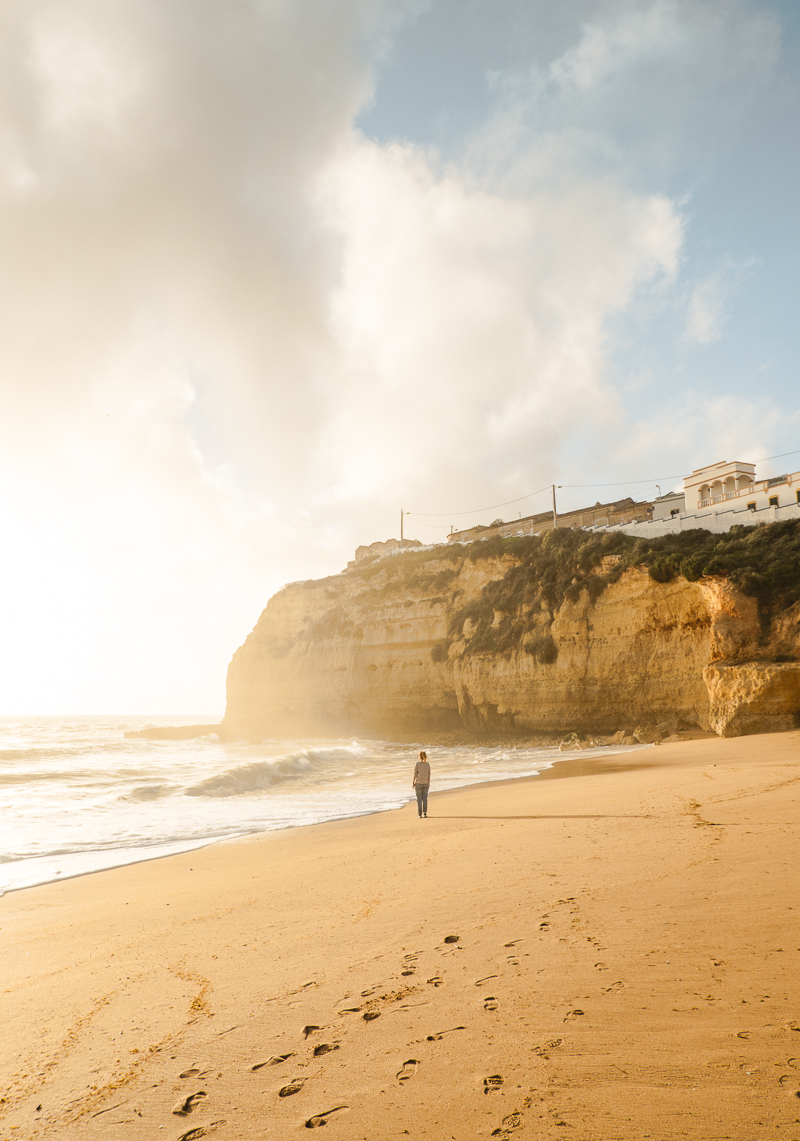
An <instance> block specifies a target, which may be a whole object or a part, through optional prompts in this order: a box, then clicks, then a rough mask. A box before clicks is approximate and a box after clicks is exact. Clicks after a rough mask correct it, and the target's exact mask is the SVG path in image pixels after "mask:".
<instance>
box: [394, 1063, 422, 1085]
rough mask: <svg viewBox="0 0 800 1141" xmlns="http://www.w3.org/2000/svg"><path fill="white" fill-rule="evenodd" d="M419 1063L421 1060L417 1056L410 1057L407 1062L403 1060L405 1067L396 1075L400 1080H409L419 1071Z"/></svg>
mask: <svg viewBox="0 0 800 1141" xmlns="http://www.w3.org/2000/svg"><path fill="white" fill-rule="evenodd" d="M418 1065H419V1061H418V1060H417V1059H416V1058H409V1059H408V1061H407V1062H403V1068H402V1069H400V1070H398V1071H397V1073H396V1074H395V1077H396V1078H397V1080H398V1081H399V1082H407V1081H408V1079H409V1078H413V1076H414V1074H415V1073H416V1072H417V1066H418Z"/></svg>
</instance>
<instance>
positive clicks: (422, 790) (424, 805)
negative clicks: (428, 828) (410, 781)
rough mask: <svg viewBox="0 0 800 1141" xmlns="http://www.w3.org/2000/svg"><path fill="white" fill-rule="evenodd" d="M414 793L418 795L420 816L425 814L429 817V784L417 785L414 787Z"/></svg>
mask: <svg viewBox="0 0 800 1141" xmlns="http://www.w3.org/2000/svg"><path fill="white" fill-rule="evenodd" d="M414 791H415V792H416V794H417V809H418V810H419V814H420V816H422V814H423V812H424V813H425V815H426V816H427V815H428V785H427V784H415V785H414Z"/></svg>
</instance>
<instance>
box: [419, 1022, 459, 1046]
mask: <svg viewBox="0 0 800 1141" xmlns="http://www.w3.org/2000/svg"><path fill="white" fill-rule="evenodd" d="M454 1030H466V1026H451V1027H450V1029H449V1030H437V1031H436V1033H435V1034H429V1035H428V1036H427V1037H426V1039H425V1041H426V1042H441V1040H442V1038H443V1037H444V1035H445V1034H452V1033H453V1031H454Z"/></svg>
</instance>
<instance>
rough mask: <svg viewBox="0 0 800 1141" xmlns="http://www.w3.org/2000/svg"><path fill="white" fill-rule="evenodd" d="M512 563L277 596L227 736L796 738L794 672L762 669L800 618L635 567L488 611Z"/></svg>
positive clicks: (248, 647)
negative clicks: (665, 728) (553, 601)
mask: <svg viewBox="0 0 800 1141" xmlns="http://www.w3.org/2000/svg"><path fill="white" fill-rule="evenodd" d="M609 561H611V560H604V562H609ZM513 566H514V559H513V558H512V557H511V556H497V557H493V558H480V559H475V560H470V559H469V558H467V557H462V556H459V555H458V553H457V552H455V553H454V552H453V550H452V549H449V548H443V549H442V553H441V556H438V557H437V556H436V555H435V554H434V555H432V554H431V553H430V552H428V553H426V554H425V556H424V559H423V557H422V555H421V554H420V555H416V554H415V555H410V554H408V555H406V554H403V555H397V556H394V557H391V558H389V557H387V558H384V559H382V560H380V561H379V562H377V563H374V564H372V565H370V566H369V567H368V568H366V569H364V570H357V571H352V572H350V573H346V574H343V575H337V576H333V577H331V578H328V579H324V580H320V581H309V582H305V583H294V584H292V585H290V586H287V587H284V588H283V590H281V591H279V592H278V594H276V595H275V597H274V598H272V599H271V600H270V602H269V604H268V606H267V608H266V610H265V611H264V613H263V614H262V615H261V618H260V619H259V621H258V623H257V625H256V627H255V629H254V630H253V632H252V633H251V634H250V636H249V637H248V639H247V641H246V642H245V643H244V645H243V646H241V647H240V649H239V650H237V652H236V654H235V655H234V658H233V661H232V662H231V665H230V669H229V672H228V705H227V711H226V715H225V719H224V721H223V732H224V733H225V734H226V735H227V736H228V737H246V738H260V737H266V736H278V735H290V736H309V735H315V734H330V735H338V734H347V733H357V734H375V735H379V736H384V737H391V736H400V735H403V736H406V737H407V736H409V735H410V736H412V737H422V736H427V737H428V738H430V737H431V736H432V735H433V734H435V733H437V732H444V731H447V730H468V731H472V732H475V733H491V734H492V735H494V736H502V735H514V736H519V735H524V734H530V735H536V734H549V735H552V736H555V735H557V734H565V733H569V732H578V733H591V734H611V733H614V732H616V731H618V730H620V729H625V730H626V731H627V732H632V731H633V728H634V727H635V726H640V725H642V724H650V725H656V724H657V723H661V724H667V725H673V726H674V725H678V724H684V725H697V726H700V727H701V728H704V729H713V731H714V732H716V733H718V734H721V735H723V736H734V735H737V734H739V733H751V732H762V731H769V730H772V729H784V728H789V727H793V726H796V725H798V724H800V716H799V714H800V665H798V664H796V663H795V662H794V661H783V662H780V663H776V662H775V661H774V658H775V656H776V655H777V652H778V651H777V649H776V647H780V652H781V654H782V655H783V656H784V657H786V656H789V657H800V636H798V614H797V613H795V612H792V613H787V614H784V615H781V617H780V620H778V621H776V622H775V623H773V624H772V625H771V626H769V628H765V626H764V622H763V621H762V619H761V617H760V615H759V612H758V607H757V606H756V603H755V602H754V601H753V599H751V598H748V597H746V596H744V595H743V594H741V593H740V592H738V591H736V590H735V589H734V588H733V587H731V586H730V584H729V583H728V581H727V580H726V579H724V578H704V579H701V580H699V581H697V582H688V581H686V579H683V578H676V579H673V580H672V581H670V582H667V583H658V582H655V581H654V580H653V579H652V578H651V577H650V576H649V574H648V573H647V571H646V570H644V569H641V568H636V567H634V568H631V569H629V570H626V571H625V572H624V573H622V574H621V575H618V576H617V579H616V581H614V580H613V575H611V576H609V577H607V578H606V579H603V581H602V582H600V577H601V576H602V575H603V573H604V572H607V571H608V570H609V567H608V566H600V567H598V568H597V570H596V575H597V576H598V588H597V589H593V588H592V587H593V582H592V581H591V580H589V581H588V584H587V582H585V581H583V582H582V584H581V585H580V586H578V585H576V586H575V587H574V588H573V589H572V590H571V591H567V594H568V595H569V594H570V593H571V595H572V597H571V598H570V597H564V599H563V600H562V601H561V602H560V604H559V605H557V606H548V605H547V604H546V602H543V601H542V597H544V595H542V596H540V595H537V594H536V589H535V586H534V587H532V588H531V589H530V590H528V592H527V594H525V596H524V599H522V601H520V600H516V601H514V600H512V601H511V602H509V601H502V602H500V603H499V604H498V608H497V609H496V610H494V612H492V611H491V610H490V611H488V612H487V610H486V607H487V606H490V604H491V598H492V597H494V595H493V594H492V591H493V589H494V588H495V587H496V585H497V584H498V583H501V582H502V581H503V580H504V576H505V575H506V572H507V571H508V570H509V568H511V567H513ZM575 581H576V582H577V580H575ZM495 594H496V590H495ZM520 598H522V596H520ZM487 600H488V601H487ZM771 658H772V660H770V659H771Z"/></svg>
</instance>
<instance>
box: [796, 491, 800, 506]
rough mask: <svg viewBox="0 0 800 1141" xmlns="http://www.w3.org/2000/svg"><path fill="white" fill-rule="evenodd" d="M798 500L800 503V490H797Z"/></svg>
mask: <svg viewBox="0 0 800 1141" xmlns="http://www.w3.org/2000/svg"><path fill="white" fill-rule="evenodd" d="M797 502H798V503H800V491H798V492H797Z"/></svg>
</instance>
